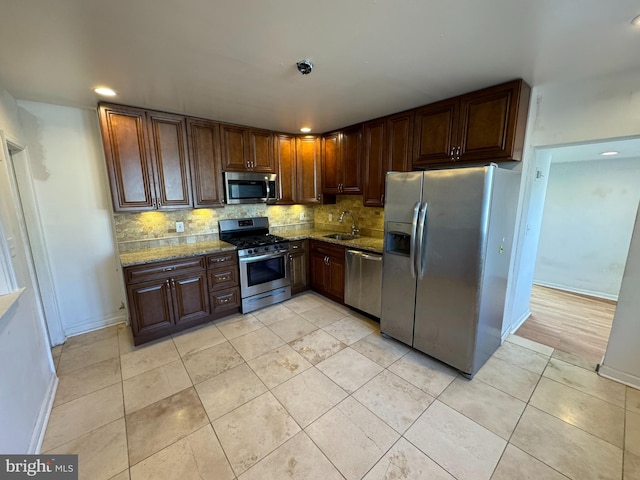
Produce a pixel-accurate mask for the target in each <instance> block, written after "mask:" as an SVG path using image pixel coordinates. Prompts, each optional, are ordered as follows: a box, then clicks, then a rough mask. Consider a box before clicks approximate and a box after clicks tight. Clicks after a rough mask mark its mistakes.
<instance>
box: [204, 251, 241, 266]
mask: <svg viewBox="0 0 640 480" xmlns="http://www.w3.org/2000/svg"><path fill="white" fill-rule="evenodd" d="M237 263H238V254H237V253H236V252H235V250H234V251H230V252H224V253H218V254H216V255H207V267H208V268H217V267H221V266H222V265H231V264H234V265H236V264H237Z"/></svg>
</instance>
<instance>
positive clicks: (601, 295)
mask: <svg viewBox="0 0 640 480" xmlns="http://www.w3.org/2000/svg"><path fill="white" fill-rule="evenodd" d="M533 284H534V285H540V286H541V287H549V288H554V289H556V290H563V291H565V292H570V293H578V294H580V295H588V296H589V297H596V298H604V299H605V300H613V301H615V302H617V301H618V295H612V294H610V293H604V292H594V291H593V290H583V289H581V288H573V287H567V286H566V285H558V284H557V283H551V282H540V281H538V280H535V281H534V282H533Z"/></svg>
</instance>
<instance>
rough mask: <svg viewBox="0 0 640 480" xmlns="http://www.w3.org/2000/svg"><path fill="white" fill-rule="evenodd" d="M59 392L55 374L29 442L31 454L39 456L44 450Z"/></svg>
mask: <svg viewBox="0 0 640 480" xmlns="http://www.w3.org/2000/svg"><path fill="white" fill-rule="evenodd" d="M57 390H58V377H57V376H56V374H55V373H52V375H51V380H50V381H49V385H48V387H47V393H46V394H45V397H44V400H43V402H42V407H40V413H38V419H37V420H36V426H35V427H34V429H33V434H32V435H31V442H29V451H28V452H27V453H29V454H38V453H40V449H41V448H42V442H43V440H44V434H45V432H46V431H47V425H48V424H49V416H50V415H51V409H52V408H53V400H54V399H55V398H56V391H57Z"/></svg>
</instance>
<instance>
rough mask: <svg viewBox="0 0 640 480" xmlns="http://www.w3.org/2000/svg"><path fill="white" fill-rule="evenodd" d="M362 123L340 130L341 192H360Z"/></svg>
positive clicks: (358, 193) (356, 193)
mask: <svg viewBox="0 0 640 480" xmlns="http://www.w3.org/2000/svg"><path fill="white" fill-rule="evenodd" d="M361 165H362V125H358V126H357V127H352V128H349V129H345V130H344V131H343V132H342V172H343V173H342V178H343V180H342V193H351V194H354V195H361V194H362V170H361Z"/></svg>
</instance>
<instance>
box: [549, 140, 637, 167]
mask: <svg viewBox="0 0 640 480" xmlns="http://www.w3.org/2000/svg"><path fill="white" fill-rule="evenodd" d="M545 150H549V151H550V152H551V163H570V162H591V161H595V160H602V161H607V162H615V161H616V160H622V159H625V160H626V159H631V158H634V159H636V160H640V138H623V139H615V140H606V141H602V142H592V143H581V144H574V145H563V146H559V147H548V148H545ZM603 152H618V153H617V155H607V156H603V155H602V153H603Z"/></svg>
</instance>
